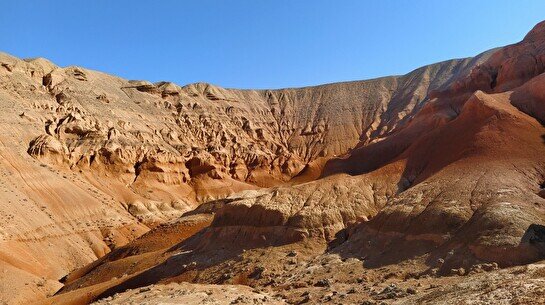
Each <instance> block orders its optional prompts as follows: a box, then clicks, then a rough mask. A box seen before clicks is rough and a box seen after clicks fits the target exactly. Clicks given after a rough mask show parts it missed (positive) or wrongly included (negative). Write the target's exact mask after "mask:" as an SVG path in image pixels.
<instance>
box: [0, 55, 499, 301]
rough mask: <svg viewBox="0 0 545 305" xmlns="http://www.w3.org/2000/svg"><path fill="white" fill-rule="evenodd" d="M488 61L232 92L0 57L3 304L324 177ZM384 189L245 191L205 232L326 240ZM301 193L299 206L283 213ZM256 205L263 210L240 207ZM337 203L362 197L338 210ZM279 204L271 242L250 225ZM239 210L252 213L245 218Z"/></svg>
mask: <svg viewBox="0 0 545 305" xmlns="http://www.w3.org/2000/svg"><path fill="white" fill-rule="evenodd" d="M489 56H490V54H489V53H485V54H483V55H481V56H479V57H477V58H474V59H464V60H452V61H447V62H443V63H439V64H435V65H430V66H426V67H423V68H420V69H418V70H415V71H413V72H411V73H409V74H407V75H406V76H400V77H387V78H381V79H376V80H369V81H358V82H349V83H339V84H331V85H323V86H317V87H308V88H299V89H282V90H231V89H223V88H219V87H216V86H213V85H209V84H193V85H188V86H185V87H180V86H178V85H175V84H172V83H168V82H160V83H155V84H153V83H150V82H146V81H127V80H124V79H120V78H117V77H113V76H109V75H106V74H103V73H99V72H95V71H90V70H87V69H84V68H80V67H67V68H60V67H58V66H56V65H54V64H53V63H51V62H49V61H47V60H45V59H32V60H20V59H17V58H15V57H12V56H9V55H6V54H1V55H0V109H1V110H2V116H0V125H1V128H2V130H3V131H4V132H2V134H0V171H1V175H0V185H1V186H2V188H3V190H2V192H3V193H2V195H1V197H0V217H2V218H1V219H2V223H3V224H2V226H1V227H0V234H1V236H2V247H1V250H0V265H1V266H2V268H3V270H9V272H7V273H2V272H0V290H2V291H19V292H20V293H18V294H17V295H13V294H10V293H6V294H1V295H2V298H4V297H5V298H6V299H5V300H6V301H7V302H9V303H18V302H25V301H27V300H29V299H33V298H37V297H43V296H45V295H48V294H51V293H53V292H54V291H55V290H56V289H58V287H59V285H60V284H59V282H58V281H57V280H58V279H60V278H61V277H63V276H64V275H66V274H67V273H68V272H69V271H71V270H73V269H75V268H77V267H80V266H82V265H84V264H87V263H90V262H91V261H93V260H96V259H97V258H98V257H101V256H103V255H104V254H105V253H107V252H109V251H110V250H111V248H115V247H118V246H120V245H123V244H125V243H126V242H128V241H129V240H131V239H133V238H135V237H136V236H139V235H141V234H142V233H144V232H145V231H146V230H148V227H147V226H150V225H155V224H157V223H162V222H164V221H167V220H169V219H173V218H176V217H177V216H179V215H181V214H182V213H183V212H186V211H188V210H191V209H192V208H194V207H195V206H196V205H197V203H199V202H204V201H207V200H210V199H216V198H223V197H227V196H230V195H232V194H234V193H237V192H240V191H242V190H257V189H259V188H261V187H268V186H279V185H284V184H294V183H295V184H296V183H302V182H307V181H310V180H314V179H316V178H317V177H319V176H320V173H321V168H322V166H323V164H324V162H325V161H326V160H327V159H328V158H330V157H332V156H335V155H340V154H343V153H345V152H346V151H348V150H349V149H351V148H353V147H355V146H356V145H358V143H360V142H361V143H362V144H360V145H365V144H366V143H371V142H373V141H374V140H375V139H377V137H380V136H385V135H387V134H389V133H391V132H393V131H394V130H395V129H397V128H399V126H402V125H404V124H405V123H406V122H407V121H408V120H409V118H410V117H412V116H413V115H414V113H416V112H417V111H418V109H419V108H420V107H422V105H423V103H424V101H425V97H426V96H427V94H428V93H429V92H430V90H432V89H433V90H437V89H439V88H443V87H445V86H447V85H449V84H450V83H451V82H452V80H453V77H454V76H455V75H466V74H468V73H469V71H470V70H471V68H472V67H474V66H475V65H476V64H478V63H480V62H482V61H484V60H486V59H487V58H488V57H489ZM376 189H377V188H376V187H374V186H373V183H372V182H369V180H365V181H358V179H355V180H351V181H350V182H349V183H347V184H346V185H345V183H344V182H335V181H334V180H332V181H330V182H327V183H325V184H323V185H321V183H317V184H312V183H311V184H309V185H306V186H301V187H300V188H299V187H296V188H294V189H290V188H289V187H287V186H283V187H280V189H278V191H277V192H278V195H271V194H267V193H266V192H265V193H263V195H259V196H257V195H256V196H257V197H255V198H246V199H244V198H242V197H240V196H238V197H237V196H235V198H238V199H237V200H233V204H232V205H229V207H228V208H227V209H226V210H225V211H222V212H221V215H220V216H218V218H217V220H216V221H215V223H214V225H213V227H212V228H213V229H211V230H210V232H209V234H210V235H211V236H213V235H218V234H219V235H221V236H231V238H232V240H238V239H239V238H240V237H237V235H236V234H232V233H233V232H234V231H233V227H232V228H231V233H226V232H222V228H224V227H226V226H231V225H232V224H235V223H236V224H237V225H238V226H239V227H240V228H241V230H243V229H242V228H243V227H244V228H245V229H244V230H246V232H247V233H248V234H249V235H248V236H253V238H254V239H256V240H260V241H262V240H263V239H262V237H261V235H264V236H265V237H266V238H269V241H272V240H276V242H277V243H285V242H286V241H287V239H286V238H284V237H275V236H278V234H279V233H278V232H284V231H286V230H287V231H289V232H290V234H291V235H290V236H291V237H290V240H298V239H299V238H301V237H308V236H311V237H315V236H316V237H320V238H325V239H328V240H329V239H332V238H334V235H335V233H336V231H338V230H340V229H342V228H344V226H345V225H347V224H350V223H353V222H355V221H359V220H363V219H365V218H366V217H368V216H369V215H372V214H375V213H377V212H378V210H379V209H380V208H381V207H382V206H383V205H384V204H385V201H384V198H383V197H384V193H385V192H386V191H385V190H386V189H389V188H388V187H385V188H383V187H379V189H381V191H379V192H378V193H377V194H379V195H377V196H378V197H377V198H371V197H373V196H374V194H375V192H376ZM383 189H384V190H383ZM259 192H262V191H259ZM314 193H315V194H314ZM352 195H357V198H356V199H354V200H353V199H352ZM379 197H380V198H379ZM292 198H293V208H291V207H289V208H286V205H291V204H292ZM254 200H257V201H258V202H259V205H256V207H254V208H250V211H249V212H247V211H245V207H244V206H245V205H247V203H248V202H253V201H254ZM337 200H338V201H339V202H340V203H342V204H344V202H345V201H347V200H348V201H350V202H351V203H349V204H347V205H346V206H344V207H341V206H339V207H337V206H336V205H330V204H329V201H337ZM235 201H236V202H235ZM260 206H262V207H260ZM283 206H284V207H283ZM277 208H281V210H282V211H281V212H280V213H278V212H273V213H275V215H278V217H277V218H274V217H272V218H271V219H270V221H271V223H267V222H264V223H262V224H260V226H261V227H262V228H261V229H260V232H261V234H258V233H256V232H252V230H254V228H255V226H254V225H256V224H257V222H256V221H255V220H252V217H262V218H261V219H269V217H270V214H268V212H269V211H274V210H275V209H277ZM315 211H322V212H323V215H322V216H319V217H316V216H315V213H314V212H315ZM239 213H240V215H246V216H247V218H245V219H244V220H243V221H240V215H239V216H237V215H238V214H239ZM259 215H261V216H259ZM142 223H144V224H142ZM272 227H274V228H276V229H272V230H270V229H271V228H272ZM282 228H287V229H282ZM277 233H278V234H277ZM282 236H284V235H282ZM286 236H287V235H286ZM44 255H46V256H47V259H45V260H44V259H43V256H44ZM10 274H18V277H17V278H18V280H16V281H15V280H10V276H9V275H10ZM42 278H43V279H42ZM29 282H31V283H38V282H40V285H25V283H29ZM42 282H43V283H42Z"/></svg>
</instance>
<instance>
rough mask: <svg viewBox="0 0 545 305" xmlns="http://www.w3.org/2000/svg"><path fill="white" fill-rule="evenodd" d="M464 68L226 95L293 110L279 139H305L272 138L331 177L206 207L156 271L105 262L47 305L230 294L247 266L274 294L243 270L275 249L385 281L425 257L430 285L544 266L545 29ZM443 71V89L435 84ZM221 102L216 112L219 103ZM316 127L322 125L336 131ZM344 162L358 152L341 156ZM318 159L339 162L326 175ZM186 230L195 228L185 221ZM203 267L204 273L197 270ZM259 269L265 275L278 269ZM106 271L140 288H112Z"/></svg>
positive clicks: (160, 255) (114, 283) (308, 168)
mask: <svg viewBox="0 0 545 305" xmlns="http://www.w3.org/2000/svg"><path fill="white" fill-rule="evenodd" d="M462 62H464V64H463V65H462V64H461V63H462ZM462 62H460V61H457V62H445V63H441V64H437V65H432V66H428V67H425V68H422V69H419V70H416V71H414V72H412V73H410V74H408V75H406V76H403V77H393V78H388V79H379V80H373V81H367V82H356V83H346V84H333V85H325V86H319V87H315V88H303V89H289V90H279V91H263V92H259V91H233V90H225V91H221V92H224V93H223V94H225V95H227V93H229V94H233V96H234V95H235V92H238V93H236V94H241V95H242V94H246V95H247V100H251V101H253V104H254V105H256V104H257V102H256V101H257V100H258V99H257V98H255V100H254V98H253V97H252V98H250V97H249V96H250V94H256V96H257V95H260V94H261V96H263V97H264V98H267V99H269V100H270V99H272V100H274V101H276V100H278V101H279V102H278V104H276V102H273V103H272V104H269V105H279V107H280V109H284V110H283V111H282V110H280V111H277V110H274V111H273V110H270V113H271V114H273V116H274V115H275V114H279V113H280V114H281V116H280V117H279V119H278V120H277V119H276V118H277V117H275V120H276V122H277V123H278V125H276V126H296V127H292V128H286V129H282V128H280V129H276V131H275V132H277V133H275V134H277V135H278V138H280V139H283V140H281V141H280V142H281V143H287V144H286V148H287V149H288V151H290V152H291V153H292V154H293V155H292V156H296V158H297V160H303V161H301V162H302V163H294V164H300V166H299V167H297V166H296V167H297V168H303V169H302V171H300V172H299V173H300V174H299V175H300V176H304V174H305V173H307V172H312V175H308V176H307V177H311V176H315V175H316V172H320V173H321V174H320V175H321V177H322V178H321V179H318V180H315V181H308V182H305V181H306V180H305V179H303V180H301V181H298V182H304V183H300V184H297V185H290V184H286V185H277V186H274V187H271V188H265V189H258V190H245V191H243V192H239V193H237V194H233V195H230V196H229V197H228V198H227V199H225V200H223V201H219V202H218V201H216V202H209V203H205V204H203V205H202V206H201V207H200V208H199V209H197V210H196V211H195V212H193V213H192V214H199V213H201V212H200V211H206V210H207V209H209V208H210V207H214V210H215V215H214V218H213V220H212V222H211V224H210V226H209V227H206V228H204V229H202V230H200V231H199V233H197V234H195V235H194V236H192V237H190V238H188V239H184V240H183V241H181V242H180V243H177V244H173V245H172V246H171V247H167V248H166V249H163V250H161V251H158V252H153V253H150V254H149V255H150V256H149V257H148V256H146V258H145V259H144V260H142V261H145V262H146V265H145V266H144V265H143V266H142V268H140V267H138V266H136V267H134V268H135V270H132V269H130V268H128V267H127V266H126V265H127V264H128V262H129V261H131V259H137V258H136V257H132V258H131V257H130V256H129V257H127V255H123V256H122V260H123V261H121V260H119V261H117V260H116V257H115V255H107V256H106V257H105V259H104V260H103V261H102V262H100V263H98V265H96V266H91V267H88V268H86V269H85V273H86V274H82V273H81V272H80V273H75V274H74V275H73V276H71V277H70V280H69V281H68V282H67V285H66V286H65V287H64V288H63V290H62V291H61V292H60V293H59V294H58V295H57V296H55V297H54V298H53V299H50V300H49V301H48V302H49V303H50V304H54V303H55V302H58V301H62V300H67V299H77V298H80V297H81V296H82V295H83V294H82V293H85V296H86V297H85V298H86V300H87V301H91V300H93V299H95V298H97V297H100V296H108V295H111V294H113V293H115V292H119V291H123V290H124V289H127V288H135V287H138V286H142V285H148V284H153V283H157V282H162V281H163V282H164V281H186V280H190V281H195V282H207V283H217V282H220V283H221V282H224V281H225V280H224V279H223V280H222V270H225V268H228V269H230V270H232V272H237V269H236V267H237V265H236V264H239V265H240V269H239V270H238V271H239V272H240V274H237V279H238V280H241V278H244V281H249V282H251V283H252V285H257V286H259V285H262V284H263V285H265V284H264V283H265V282H264V281H262V282H260V280H259V279H257V280H255V281H253V280H252V279H251V275H248V276H247V277H245V273H244V272H245V271H244V270H246V269H248V268H249V266H250V267H251V266H252V264H256V261H255V256H254V257H252V253H254V254H255V253H257V252H259V251H262V250H259V249H266V250H263V253H265V252H266V254H267V255H270V256H271V257H273V258H274V257H275V255H277V254H278V253H277V252H278V251H282V250H278V251H277V250H275V249H285V248H286V247H288V248H289V247H297V246H298V245H301V244H303V245H308V243H315V242H316V243H317V244H320V245H322V246H323V248H319V247H318V248H319V249H318V250H315V252H316V253H315V254H316V256H319V255H322V254H318V252H317V251H323V250H324V249H325V245H326V244H327V250H326V252H325V254H323V256H325V257H327V255H329V254H336V255H340V256H341V257H342V258H359V259H362V260H363V261H364V263H363V265H364V267H365V268H371V269H373V270H379V271H380V270H381V268H375V267H384V266H395V265H400V266H403V264H405V263H406V262H408V261H410V260H411V259H413V258H418V259H422V258H424V259H425V263H426V264H427V268H429V269H430V270H429V271H433V272H430V273H429V274H432V275H437V274H444V273H449V272H452V270H453V269H455V268H459V267H464V268H469V269H471V268H472V266H475V265H478V264H481V263H484V262H496V263H498V264H499V265H500V266H509V265H516V264H526V263H529V262H532V261H536V260H540V259H542V258H544V257H545V228H544V227H543V224H544V223H545V199H543V197H542V196H545V190H544V189H543V186H544V185H545V183H544V181H545V143H544V135H545V128H544V127H543V125H542V123H543V122H545V108H544V105H545V93H544V92H545V76H544V74H543V72H545V22H543V23H540V24H538V25H537V26H536V27H535V28H534V29H533V30H532V31H531V32H530V33H529V34H528V35H527V36H526V37H525V38H524V39H523V40H522V41H521V42H519V43H517V44H513V45H510V46H506V47H503V48H499V49H496V50H494V51H492V52H490V53H485V54H484V55H482V56H480V57H479V58H477V59H473V60H464V61H462ZM459 65H461V66H459ZM454 66H459V67H458V68H454ZM433 67H434V68H433ZM430 69H431V70H430ZM432 70H433V71H435V73H436V74H435V75H436V76H431V74H429V73H430V71H432ZM439 71H443V72H444V73H446V74H442V72H439ZM435 81H438V82H437V83H435V85H426V86H423V84H432V83H434V82H435ZM386 84H388V85H386ZM389 86H393V87H389ZM385 88H386V89H385ZM389 88H390V89H389ZM415 88H420V89H415ZM218 90H220V89H218ZM351 90H354V91H351ZM390 90H393V91H390ZM349 92H351V93H349ZM388 92H389V93H388ZM218 95H219V94H218V93H215V95H214V96H215V97H214V101H215V103H218V101H219V100H221V99H217V96H218ZM320 98H322V99H320ZM238 100H241V98H239V99H238ZM203 104H204V103H203ZM281 105H289V107H293V108H289V107H288V106H281ZM318 105H319V106H318ZM356 105H358V106H356ZM303 106H304V107H303ZM354 107H356V108H354ZM358 107H361V108H358ZM274 109H276V108H274ZM287 109H291V110H289V111H288V110H287ZM355 109H365V111H364V110H362V111H363V112H354V110H355ZM266 114H267V113H265V114H264V115H266ZM287 114H289V116H288V115H287ZM256 117H260V118H262V117H266V116H256ZM310 118H324V122H325V123H324V124H323V125H320V124H321V123H319V122H321V121H320V120H316V119H313V120H311V121H308V119H310ZM355 118H356V119H357V120H358V121H357V122H358V123H355V122H356V121H355V120H354V119H355ZM371 118H372V119H371ZM361 120H363V122H364V123H361V122H362V121H361ZM286 122H288V123H286ZM290 122H291V123H290ZM310 122H313V123H310ZM250 124H251V123H250ZM286 124H287V125H286ZM290 124H294V125H290ZM307 125H308V126H310V127H308V128H307ZM319 126H324V128H323V129H322V128H318V127H319ZM282 132H286V133H285V134H284V135H282ZM340 135H342V137H340ZM336 137H337V138H336ZM345 137H346V138H345ZM347 138H349V139H350V141H348V140H347ZM264 139H266V137H264ZM282 141H286V142H282ZM337 145H339V146H337ZM343 151H347V153H346V154H342V155H341V156H338V157H334V156H335V155H339V154H341V153H342V152H343ZM320 156H325V157H326V158H325V159H328V158H330V160H329V161H327V162H326V163H325V164H324V165H323V170H320V168H321V166H318V163H319V162H323V160H324V159H318V157H320ZM294 158H295V157H294ZM294 160H295V159H294ZM297 162H299V161H297ZM216 168H217V167H216ZM246 168H248V167H246ZM297 172H298V171H293V173H297ZM284 173H285V172H284ZM267 175H271V176H267ZM295 175H297V174H295ZM258 176H259V177H262V178H263V177H270V178H269V179H276V180H278V181H281V180H282V179H284V181H286V180H288V179H289V177H290V176H293V175H288V178H286V177H284V178H280V177H281V175H278V173H277V172H276V173H275V172H273V171H268V172H267V174H265V173H264V171H261V172H260V173H259V174H257V173H256V174H254V175H252V174H248V175H247V176H246V177H247V179H244V182H245V183H247V184H253V185H256V186H259V185H260V182H259V179H256V177H258ZM248 177H254V178H253V179H252V178H248ZM232 178H233V177H232ZM235 179H236V178H235ZM219 180H221V179H219ZM203 183H204V184H202V185H206V184H205V183H206V182H203ZM261 183H263V182H261ZM261 185H263V184H261ZM193 216H194V215H193ZM187 217H192V216H187V215H186V216H183V217H181V218H180V219H179V220H175V221H180V222H184V221H187ZM162 230H163V228H162V227H159V228H158V229H157V230H152V232H150V233H149V234H148V235H147V236H148V237H147V238H148V239H152V238H154V237H153V236H156V235H159V236H160V234H161V232H162ZM155 238H157V237H155ZM184 238H185V237H184ZM136 244H137V243H132V244H129V246H128V247H129V248H131V247H132V246H131V245H136ZM271 246H272V248H271ZM305 247H306V246H305ZM310 248H312V247H310ZM121 249H124V248H121ZM243 249H248V251H246V252H244V251H243ZM252 249H253V250H252ZM255 249H258V250H255ZM305 249H307V250H305V251H308V249H309V248H305ZM120 251H121V252H123V251H124V250H120ZM275 251H276V252H275ZM123 253H125V252H123ZM241 253H245V254H241ZM320 253H321V252H320ZM139 255H141V253H139ZM259 255H261V256H264V257H267V256H266V255H265V254H259ZM139 257H140V256H139ZM248 257H250V258H248ZM138 259H139V258H138ZM301 259H303V256H302V257H301ZM258 260H259V259H258ZM150 262H152V263H150ZM195 262H196V266H197V268H188V266H192V263H195ZM438 262H440V263H438ZM154 264H155V265H154ZM259 264H260V265H259V266H261V265H263V266H265V268H267V266H274V264H275V261H274V259H272V260H270V259H269V260H266V259H265V260H262V261H259ZM312 264H313V262H312V261H308V262H307V266H310V267H308V268H314V267H316V266H313V265H312ZM316 264H318V263H316ZM94 267H96V268H94ZM359 267H361V264H360V266H359ZM280 269H282V268H280ZM105 270H116V272H117V273H116V274H117V275H122V274H124V273H127V274H129V275H128V277H126V278H125V279H124V278H120V277H119V276H116V277H114V275H111V274H110V275H108V274H107V273H106V272H105ZM131 270H132V271H131ZM284 270H285V269H284ZM455 270H457V269H455ZM466 270H467V269H466ZM246 271H247V270H246ZM274 272H275V273H271V277H275V276H276V277H280V278H282V276H284V275H285V276H287V277H286V280H288V279H291V278H293V276H292V275H293V274H287V273H285V271H278V269H275V271H274ZM282 272H284V273H282ZM302 272H303V273H304V274H307V273H308V269H306V270H305V269H303V270H302ZM367 272H369V273H371V271H367ZM423 274H427V273H423ZM109 276H110V277H109ZM301 276H303V275H301ZM97 278H100V279H101V281H98V282H100V283H97V280H96V279H97ZM93 285H94V286H93ZM80 287H83V288H81V289H82V290H79V288H80ZM273 287H274V286H273ZM276 289H277V290H281V289H282V288H281V287H280V288H276Z"/></svg>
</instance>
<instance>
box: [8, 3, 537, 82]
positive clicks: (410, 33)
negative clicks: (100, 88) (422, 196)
mask: <svg viewBox="0 0 545 305" xmlns="http://www.w3.org/2000/svg"><path fill="white" fill-rule="evenodd" d="M543 19H545V1H543V0H536V1H531V0H524V1H503V0H499V1H498V0H496V1H488V0H486V1H485V0H481V1H477V0H472V1H469V0H457V1H454V0H452V1H425V0H412V1H408V0H406V1H405V0H398V1H393V0H392V1H389V0H380V1H379V0H375V1H363V0H361V1H341V0H339V1H333V0H331V1H321V0H312V1H310V0H309V1H298V0H291V1H290V0H275V1H273V0H270V1H263V0H246V1H242V0H241V1H235V0H233V1H227V0H225V1H222V0H217V1H210V0H195V1H134V0H133V1H119V0H116V1H111V0H92V1H75V0H72V1H61V0H59V1H27V0H9V1H8V0H0V51H3V52H7V53H9V54H12V55H15V56H17V57H22V58H27V57H46V58H48V59H50V60H52V61H53V62H55V63H56V64H58V65H61V66H67V65H78V66H83V67H86V68H90V69H95V70H100V71H104V72H107V73H110V74H115V75H118V76H121V77H124V78H128V79H147V80H151V81H160V80H168V81H174V82H176V83H178V84H180V85H184V84H187V83H193V82H209V83H213V84H216V85H220V86H224V87H231V88H281V87H299V86H306V85H315V84H322V83H329V82H337V81H344V80H357V79H368V78H374V77H379V76H385V75H392V74H404V73H407V72H409V71H411V70H413V69H415V68H418V67H420V66H422V65H425V64H429V63H433V62H437V61H442V60H446V59H450V58H459V57H467V56H472V55H476V54H478V53H480V52H482V51H485V50H487V49H490V48H493V47H497V46H502V45H506V44H510V43H514V42H517V41H519V40H521V39H522V38H523V37H524V35H525V34H526V33H527V32H528V31H529V30H530V29H531V28H532V27H533V26H534V25H535V24H536V23H538V22H539V21H541V20H543Z"/></svg>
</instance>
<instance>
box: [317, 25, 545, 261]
mask: <svg viewBox="0 0 545 305" xmlns="http://www.w3.org/2000/svg"><path fill="white" fill-rule="evenodd" d="M544 25H545V24H544V23H542V24H539V25H537V26H536V28H535V29H534V30H532V32H530V34H528V36H527V37H526V38H525V39H524V40H523V41H521V42H520V43H517V44H514V45H511V46H507V47H505V48H502V49H499V50H497V51H496V52H495V53H494V54H493V55H492V56H491V57H490V58H489V59H488V60H487V61H485V62H484V63H482V64H481V65H478V66H476V67H475V68H474V69H473V71H472V72H471V73H470V74H469V75H468V76H466V77H462V78H460V79H459V80H456V81H454V82H453V83H452V84H451V85H450V86H448V87H445V88H444V89H443V90H439V91H437V92H434V93H432V94H431V96H432V97H433V99H431V100H430V101H429V102H428V103H426V105H425V106H424V107H423V108H422V109H421V110H420V111H419V112H418V113H417V114H416V115H415V116H414V117H413V118H412V119H411V121H410V122H409V123H408V124H407V125H406V126H405V127H404V128H403V129H400V130H399V131H398V132H397V133H394V134H391V135H390V136H388V137H386V138H384V139H383V140H381V141H379V142H377V143H373V144H371V145H366V146H363V147H360V148H358V149H355V150H353V151H351V152H350V153H349V154H348V155H347V156H345V157H343V158H340V159H334V160H331V161H330V162H328V163H327V164H326V166H325V170H324V171H325V173H326V174H332V173H336V172H348V173H351V174H353V175H363V176H366V175H368V174H369V173H375V172H377V171H380V170H381V169H382V168H384V166H391V165H392V164H399V167H400V169H401V172H400V180H399V182H398V190H397V193H396V195H395V196H393V197H391V198H390V200H389V201H388V202H387V203H386V205H385V208H384V209H382V210H381V211H380V212H379V213H378V214H377V215H376V217H375V218H373V219H372V220H371V221H369V222H367V223H363V224H361V225H360V226H358V227H357V228H355V229H353V230H351V233H350V234H351V237H350V238H349V242H348V243H346V244H345V245H343V247H344V248H342V249H341V250H339V251H345V252H356V253H360V254H361V255H363V256H366V257H368V260H369V264H377V265H383V264H388V263H395V262H399V261H401V260H404V259H407V258H410V257H414V256H416V255H420V254H424V253H430V252H431V253H432V259H430V262H433V261H434V259H437V258H438V257H440V258H441V257H442V258H445V257H446V258H445V264H444V267H443V269H444V271H448V270H450V268H454V267H459V266H464V267H467V266H469V265H472V264H475V263H477V262H479V261H494V262H497V263H499V264H500V265H503V266H505V265H513V264H522V263H528V262H531V261H535V260H538V259H540V258H543V257H544V255H545V253H544V252H543V245H541V244H539V243H535V242H534V243H530V242H528V240H527V239H525V238H524V236H525V235H527V234H528V230H529V228H530V227H532V224H543V223H544V222H545V214H544V212H545V211H544V209H543V207H544V205H545V201H544V200H543V198H542V197H540V196H538V194H539V192H540V187H541V186H542V183H543V181H544V178H545V170H544V167H543V165H544V164H545V157H544V156H545V154H544V153H545V146H544V144H543V135H544V134H545V129H544V128H543V126H542V122H544V121H543V119H544V118H545V117H543V106H542V105H544V104H545V99H544V97H545V96H543V94H542V90H541V89H542V88H543V85H544V84H545V78H543V74H542V73H543V72H544V71H545V70H544V68H543V58H544V57H543V56H544V55H545V48H544V46H545V36H543V35H542V33H543V31H542V28H543V27H544ZM540 33H541V34H540ZM400 248H403V249H406V250H405V251H404V252H403V253H400V252H399V249H400Z"/></svg>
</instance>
